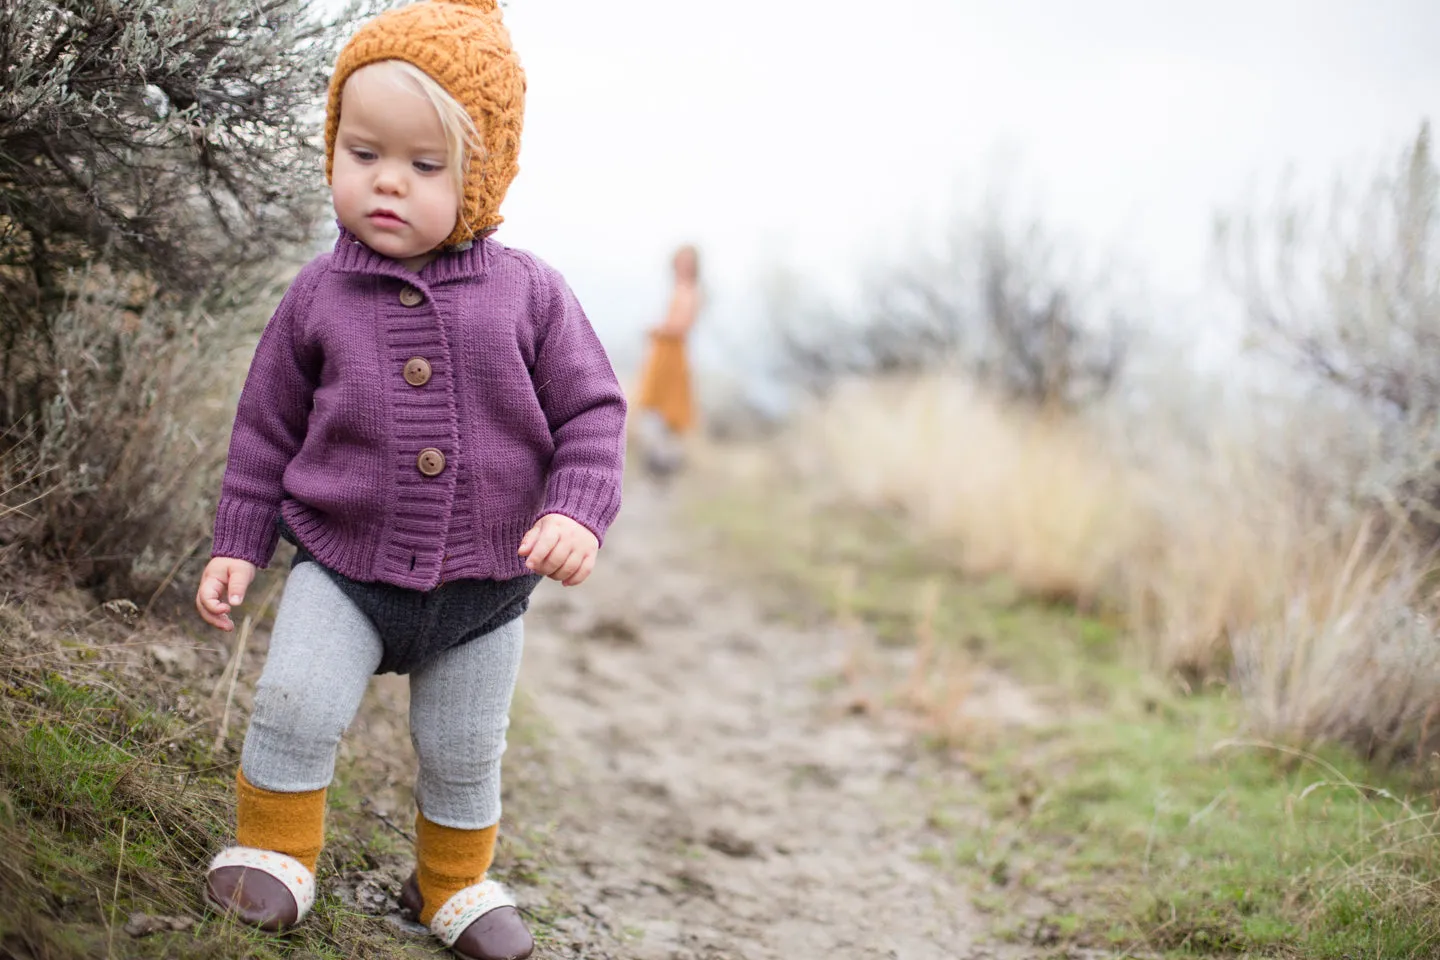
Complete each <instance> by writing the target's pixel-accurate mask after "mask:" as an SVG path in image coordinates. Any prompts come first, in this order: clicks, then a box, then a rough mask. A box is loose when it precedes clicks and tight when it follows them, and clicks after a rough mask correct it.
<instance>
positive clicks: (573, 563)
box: [550, 550, 585, 583]
mask: <svg viewBox="0 0 1440 960" xmlns="http://www.w3.org/2000/svg"><path fill="white" fill-rule="evenodd" d="M556 552H557V553H558V552H559V551H556ZM584 562H585V551H584V550H571V551H570V554H569V556H567V557H565V561H564V562H563V563H560V564H558V565H556V567H555V572H554V573H552V574H550V577H551V579H554V580H559V581H560V582H561V583H564V582H565V581H566V580H569V579H570V578H571V577H573V576H575V574H576V573H578V572H579V570H580V565H581V564H582V563H584Z"/></svg>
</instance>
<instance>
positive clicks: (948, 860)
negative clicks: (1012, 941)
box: [692, 488, 1440, 960]
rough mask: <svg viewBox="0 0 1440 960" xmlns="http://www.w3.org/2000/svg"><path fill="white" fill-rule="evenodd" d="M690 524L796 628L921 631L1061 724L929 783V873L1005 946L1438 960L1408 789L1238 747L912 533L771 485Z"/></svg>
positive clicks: (1156, 683)
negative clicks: (996, 674) (963, 785)
mask: <svg viewBox="0 0 1440 960" xmlns="http://www.w3.org/2000/svg"><path fill="white" fill-rule="evenodd" d="M692 509H693V513H694V515H695V517H696V518H697V519H698V520H699V521H700V522H702V523H703V524H705V525H707V526H708V527H710V528H711V529H713V530H716V531H718V532H720V533H721V534H722V536H723V542H724V543H726V544H727V545H728V549H727V550H726V553H728V554H729V555H731V556H733V557H735V558H737V559H738V560H741V561H743V563H742V565H743V567H744V568H745V569H747V570H750V571H751V572H752V573H754V574H756V575H757V584H759V585H760V586H761V588H762V589H763V588H765V586H766V585H767V584H768V586H769V589H771V590H772V591H773V594H772V595H773V597H774V599H775V602H776V603H777V604H785V605H788V606H789V608H790V609H791V610H792V612H794V613H795V614H796V615H800V616H805V617H811V618H814V617H820V618H825V617H834V616H841V617H850V618H855V619H858V620H860V621H861V622H863V623H865V624H866V625H867V626H868V627H869V628H870V629H871V630H872V631H873V632H874V633H875V635H876V636H877V637H879V638H880V639H881V640H882V642H885V643H888V644H897V645H898V644H911V643H914V642H915V638H916V636H917V627H918V626H919V621H920V619H921V618H922V617H928V618H929V622H930V623H931V625H932V627H933V632H934V635H935V636H936V641H937V643H938V644H939V645H941V646H942V647H944V646H948V647H949V648H951V649H953V650H957V651H964V653H965V654H966V655H967V657H969V658H977V659H979V660H980V661H982V662H984V663H985V664H987V665H989V666H993V667H997V668H1000V669H1003V670H1005V671H1006V672H1008V673H1009V674H1010V675H1012V676H1014V677H1016V678H1017V679H1019V680H1021V681H1023V682H1024V683H1025V684H1026V686H1027V687H1028V688H1030V689H1031V690H1033V691H1034V694H1035V696H1036V698H1037V700H1038V701H1039V702H1042V703H1044V704H1046V705H1047V706H1048V707H1049V708H1050V710H1051V711H1052V713H1053V717H1052V719H1051V720H1050V721H1049V722H1047V723H1044V724H1042V725H1041V726H1040V727H1038V728H1034V729H1019V730H1011V731H1008V732H1006V733H1004V734H1003V735H1001V736H1000V737H999V738H998V740H995V739H989V740H986V741H985V743H984V744H983V745H980V746H979V747H978V748H977V747H976V746H975V745H971V746H972V748H971V749H969V750H968V751H965V753H964V757H965V761H964V762H966V763H967V764H968V765H969V767H970V769H971V770H972V772H973V773H974V775H975V776H974V786H973V787H972V788H967V789H960V790H958V792H957V790H956V788H953V787H951V788H941V787H939V786H936V785H934V784H929V785H925V786H926V787H927V788H928V789H929V790H930V791H931V794H932V797H933V811H932V815H931V825H932V827H933V828H934V829H935V831H936V833H937V836H939V837H941V838H942V839H939V840H937V842H936V845H935V847H934V848H933V849H932V850H930V851H927V853H926V855H925V856H924V857H923V858H922V859H924V860H926V861H928V862H931V863H934V864H938V865H941V866H945V867H949V868H951V869H956V870H961V871H964V872H965V874H966V875H967V876H969V877H970V878H971V880H972V883H973V889H974V891H975V898H976V902H977V904H978V905H980V906H981V907H982V908H986V909H988V910H989V911H991V912H993V913H994V915H995V918H996V923H997V929H998V930H1000V931H1001V932H1002V933H1003V932H1005V931H1006V930H1007V929H1008V930H1009V932H1010V934H1011V935H1012V936H1015V937H1016V938H1021V939H1025V938H1034V937H1035V936H1036V934H1035V931H1036V930H1037V929H1039V928H1041V927H1043V928H1044V930H1045V931H1046V934H1045V936H1046V938H1047V939H1046V942H1047V944H1049V943H1059V944H1060V945H1062V946H1063V945H1064V944H1073V945H1081V946H1088V947H1092V948H1100V949H1108V950H1113V951H1115V952H1116V953H1117V955H1126V954H1127V953H1129V952H1132V951H1133V952H1136V953H1139V954H1144V955H1160V956H1175V957H1186V956H1190V957H1194V956H1203V957H1220V956H1237V957H1242V956H1251V957H1265V956H1277V957H1316V958H1334V960H1342V958H1355V960H1358V958H1361V957H1384V958H1391V957H1429V956H1437V955H1440V903H1437V896H1436V893H1437V888H1436V886H1435V881H1434V880H1433V878H1434V877H1436V876H1437V873H1440V862H1437V860H1440V858H1437V856H1436V850H1437V844H1436V839H1435V838H1436V820H1435V812H1434V806H1433V804H1432V803H1431V802H1430V800H1429V798H1428V797H1427V796H1426V795H1425V793H1424V791H1422V790H1421V789H1420V788H1419V786H1418V785H1417V784H1416V783H1413V782H1411V780H1410V779H1409V778H1407V776H1406V775H1405V774H1404V772H1402V771H1386V770H1381V769H1373V768H1368V767H1367V766H1366V765H1365V764H1363V763H1362V762H1361V761H1360V760H1359V759H1358V758H1356V757H1355V756H1354V755H1353V754H1351V753H1349V752H1346V751H1343V750H1340V749H1334V750H1329V749H1325V750H1320V751H1317V752H1314V753H1309V752H1304V751H1298V750H1293V749H1290V748H1287V747H1284V746H1283V745H1272V744H1261V743H1253V742H1249V741H1246V740H1245V739H1244V738H1243V736H1242V734H1241V733H1240V730H1241V727H1240V723H1241V710H1240V709H1239V707H1240V705H1239V704H1238V703H1236V701H1235V700H1234V698H1233V696H1232V695H1231V693H1230V691H1228V690H1227V689H1225V688H1223V687H1211V688H1208V689H1205V690H1203V691H1201V692H1199V693H1198V694H1194V695H1187V694H1184V693H1182V692H1181V691H1180V690H1179V689H1178V686H1176V685H1171V684H1168V683H1166V682H1164V681H1163V680H1162V679H1161V678H1157V677H1155V676H1153V675H1149V674H1147V673H1146V672H1145V671H1144V670H1143V669H1142V668H1141V666H1140V664H1141V658H1140V657H1139V656H1138V655H1134V654H1135V651H1133V650H1132V647H1131V644H1130V643H1129V640H1128V638H1127V637H1126V635H1125V634H1124V631H1123V629H1121V627H1120V625H1119V624H1117V623H1116V622H1114V621H1113V620H1111V619H1108V618H1105V617H1097V616H1093V615H1087V614H1082V613H1080V612H1078V611H1076V610H1074V609H1072V608H1069V607H1066V606H1064V605H1061V604H1056V603H1050V602H1041V601H1038V600H1035V599H1031V598H1026V597H1024V596H1022V595H1020V594H1019V593H1018V592H1017V591H1016V590H1015V589H1014V588H1013V586H1011V585H1009V584H1007V583H1006V582H1005V581H1004V580H1003V579H1000V578H995V579H991V580H988V581H985V582H975V581H971V580H967V579H965V578H964V577H962V576H960V575H959V574H958V573H957V572H956V570H955V568H954V565H953V564H951V563H948V562H947V560H946V556H947V547H946V546H945V545H936V544H933V543H932V544H926V543H924V542H923V540H922V539H920V538H919V537H918V536H917V534H916V531H914V530H913V529H912V528H911V527H910V526H909V525H908V523H907V521H906V519H905V518H904V517H903V516H900V515H896V514H891V515H880V514H875V513H861V512H857V511H846V510H844V509H843V508H831V509H828V510H819V511H817V510H815V509H814V508H813V507H810V506H807V505H804V504H802V503H799V502H798V501H796V500H791V501H788V502H787V501H786V500H785V499H784V497H783V495H777V494H776V493H775V491H774V490H773V489H771V490H767V491H765V492H764V496H763V497H762V496H760V495H759V493H758V492H757V491H750V490H743V489H733V488H732V489H731V490H729V491H727V492H726V493H725V494H724V495H720V496H715V497H712V498H711V499H708V500H703V501H697V502H696V503H694V504H692ZM948 549H953V547H950V548H948ZM927 585H928V586H927ZM927 589H928V590H930V591H931V592H932V593H933V595H934V596H935V597H937V598H938V602H936V603H935V605H934V607H933V610H931V611H930V612H928V613H925V612H923V611H925V610H926V607H925V604H924V600H923V597H924V592H925V591H926V590H927ZM797 597H798V598H800V602H797ZM937 662H943V661H937ZM950 755H953V751H952V752H950V753H947V754H946V756H950ZM1037 912H1038V914H1039V915H1040V916H1042V917H1043V920H1041V921H1038V922H1037V921H1034V920H1033V918H1034V917H1035V916H1036V914H1037ZM1016 916H1025V917H1027V918H1031V919H1027V920H1025V921H1023V922H1022V921H1012V920H1010V919H1009V918H1012V917H1016Z"/></svg>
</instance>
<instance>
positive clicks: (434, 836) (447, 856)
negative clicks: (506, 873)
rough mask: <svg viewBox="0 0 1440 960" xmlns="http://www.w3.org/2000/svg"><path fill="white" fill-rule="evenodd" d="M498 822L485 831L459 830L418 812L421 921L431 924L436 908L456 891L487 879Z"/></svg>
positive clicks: (416, 879) (417, 836)
mask: <svg viewBox="0 0 1440 960" xmlns="http://www.w3.org/2000/svg"><path fill="white" fill-rule="evenodd" d="M499 831H500V826H499V824H496V825H495V826H492V827H486V828H485V829H483V830H456V829H455V828H454V827H442V826H440V825H439V824H438V823H431V822H430V821H429V820H426V819H425V815H424V814H420V813H417V814H416V815H415V881H416V883H417V884H418V885H419V887H420V902H421V903H422V904H423V906H422V907H421V909H420V922H421V923H423V924H425V925H427V926H428V925H429V924H430V921H431V920H433V919H434V918H435V911H437V910H439V909H440V908H441V907H443V906H444V905H445V901H446V900H449V899H450V898H451V897H453V896H455V894H457V893H459V892H460V891H461V890H464V889H465V888H466V887H468V886H472V885H473V884H477V883H479V882H480V881H481V880H484V879H485V874H486V872H487V871H488V870H489V869H490V864H491V862H492V861H494V859H495V836H496V834H497V833H499Z"/></svg>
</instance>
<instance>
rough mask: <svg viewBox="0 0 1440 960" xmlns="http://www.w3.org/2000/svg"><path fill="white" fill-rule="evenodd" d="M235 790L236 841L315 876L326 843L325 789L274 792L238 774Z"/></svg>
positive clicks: (240, 773) (237, 772) (236, 775)
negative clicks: (296, 863) (282, 858)
mask: <svg viewBox="0 0 1440 960" xmlns="http://www.w3.org/2000/svg"><path fill="white" fill-rule="evenodd" d="M235 788H236V800H237V802H236V805H235V819H236V821H237V822H236V830H235V840H236V842H237V843H239V844H240V845H241V846H242V847H255V848H256V849H259V850H274V851H275V852H277V853H283V854H286V855H287V856H291V857H294V858H295V859H296V860H299V861H300V862H301V863H303V864H305V867H306V869H308V870H309V871H310V872H311V873H314V872H315V861H316V860H318V859H319V858H320V848H321V847H322V846H323V845H324V843H325V788H324V787H321V788H320V789H319V790H306V791H303V792H301V793H275V792H273V791H271V790H262V789H260V788H259V787H257V786H255V785H254V784H252V783H251V782H250V781H248V780H246V779H245V774H244V773H243V772H240V771H236V774H235Z"/></svg>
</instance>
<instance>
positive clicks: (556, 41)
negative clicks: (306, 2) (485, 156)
mask: <svg viewBox="0 0 1440 960" xmlns="http://www.w3.org/2000/svg"><path fill="white" fill-rule="evenodd" d="M505 16H506V22H507V23H508V24H509V26H510V29H511V33H512V36H513V38H514V41H515V45H516V48H517V49H518V51H519V53H520V56H521V59H522V61H523V63H524V64H525V67H526V70H527V74H528V78H529V94H528V108H527V115H526V125H525V134H524V140H523V143H522V148H521V158H520V161H521V173H520V176H519V177H518V178H517V180H516V182H515V184H514V186H513V187H512V188H511V190H510V194H509V198H508V200H507V202H506V204H505V207H504V208H503V212H504V213H505V216H506V223H505V225H504V226H503V227H502V228H501V231H500V234H499V235H498V237H499V239H501V240H503V241H505V242H507V243H509V244H511V245H514V246H521V247H525V248H528V249H531V250H534V251H535V252H536V253H538V254H539V255H541V256H542V257H544V258H545V259H547V260H549V261H550V262H552V263H554V264H555V265H556V266H557V267H558V268H560V269H561V271H562V272H564V274H565V275H566V276H567V278H568V279H569V280H570V282H571V284H572V286H574V287H575V289H576V291H577V292H578V294H579V295H580V297H581V300H582V302H583V303H584V304H585V306H586V308H587V311H588V312H589V313H590V315H591V317H592V319H593V321H594V322H595V324H596V326H597V328H598V329H599V330H600V331H601V333H602V336H603V337H604V338H605V340H606V342H607V343H608V344H610V346H611V348H612V351H613V352H614V353H615V355H616V360H617V363H620V364H621V365H622V366H623V365H625V364H627V363H629V362H630V358H631V357H632V356H633V351H634V349H635V348H636V345H637V344H638V343H639V337H640V331H641V330H642V329H643V328H644V326H645V325H646V324H648V323H651V322H653V321H654V319H655V317H656V315H657V313H658V311H659V310H660V309H661V306H662V302H663V299H664V296H665V292H666V291H665V284H666V266H667V260H668V255H669V251H670V249H671V248H672V247H673V246H674V245H675V244H676V243H678V242H681V241H687V240H689V241H694V242H696V243H698V244H699V245H700V247H701V249H702V254H703V257H704V268H705V271H706V279H707V285H708V287H709V289H710V294H711V305H710V308H709V312H708V313H707V314H706V316H705V318H704V320H705V323H706V324H707V325H708V326H709V327H710V328H711V330H710V334H711V335H710V336H709V337H708V339H707V340H706V341H704V343H702V352H704V353H705V355H706V357H707V358H708V360H709V361H710V362H715V361H716V360H717V358H718V357H719V356H720V354H721V353H722V352H723V351H724V350H725V349H729V348H732V347H733V346H734V345H735V344H736V343H743V342H745V341H748V340H750V339H752V333H751V331H752V330H753V324H754V316H755V314H756V303H755V285H756V282H757V280H758V278H759V276H760V275H761V274H762V272H763V271H764V270H765V269H766V267H767V265H771V264H774V263H777V262H783V263H784V264H786V265H787V266H789V267H791V268H793V269H796V270H799V271H801V272H802V273H803V274H804V275H806V276H807V277H811V278H813V279H814V282H816V283H817V284H821V285H832V286H833V285H843V283H844V281H845V278H846V277H847V276H849V275H850V274H852V273H853V272H854V271H855V270H856V268H857V267H863V265H864V264H865V263H866V262H867V261H871V260H873V259H875V258H877V257H884V256H891V255H893V254H894V253H895V252H896V251H899V250H903V249H904V247H905V244H906V243H907V242H909V239H910V238H912V237H914V236H916V235H917V234H918V233H919V232H920V230H921V225H922V224H923V223H925V222H926V221H927V220H933V219H934V218H935V217H936V216H937V215H939V214H940V213H942V212H945V211H951V210H960V211H961V212H963V211H964V210H966V209H970V208H973V205H974V203H975V201H976V198H977V197H978V196H979V195H981V194H982V193H983V192H984V191H985V189H986V188H987V186H988V185H990V184H993V183H995V182H997V181H999V180H1004V181H1008V183H1009V192H1010V193H1011V194H1012V195H1014V196H1015V197H1016V198H1017V199H1018V200H1020V201H1021V202H1022V204H1023V206H1024V207H1025V208H1026V209H1027V210H1030V211H1036V212H1039V213H1040V214H1041V215H1042V216H1043V218H1044V219H1045V220H1046V222H1047V223H1050V224H1051V225H1052V226H1053V228H1054V229H1055V230H1056V231H1057V232H1060V233H1062V234H1065V235H1067V236H1070V237H1072V238H1073V239H1074V241H1075V242H1076V243H1077V244H1078V245H1080V246H1082V247H1083V248H1084V249H1085V250H1086V252H1087V253H1093V254H1094V255H1095V257H1096V258H1097V259H1101V258H1103V259H1106V260H1111V261H1114V262H1116V263H1118V264H1121V269H1122V270H1124V271H1126V272H1127V273H1133V274H1134V275H1135V278H1136V279H1137V282H1138V278H1141V277H1143V278H1144V282H1145V284H1147V285H1148V286H1149V287H1151V288H1153V289H1154V291H1156V296H1157V297H1159V298H1160V299H1162V300H1164V299H1167V298H1173V299H1179V300H1189V299H1192V298H1193V294H1194V292H1195V291H1196V290H1198V289H1201V288H1202V287H1203V286H1204V285H1205V284H1206V283H1207V281H1206V279H1205V274H1204V270H1205V265H1206V259H1207V254H1208V252H1209V237H1210V226H1211V222H1212V218H1213V216H1214V214H1215V212H1216V210H1217V209H1218V208H1220V207H1223V206H1233V205H1235V204H1236V203H1238V202H1240V201H1243V200H1244V199H1245V198H1246V197H1247V196H1249V195H1250V194H1251V193H1252V191H1254V190H1258V191H1259V195H1260V196H1265V195H1267V193H1270V192H1273V191H1267V189H1266V188H1267V187H1268V186H1269V185H1273V183H1274V182H1275V181H1276V179H1277V178H1278V177H1279V175H1280V174H1281V172H1282V171H1283V170H1284V169H1285V168H1286V167H1287V165H1288V166H1293V167H1295V168H1296V169H1297V170H1298V172H1299V173H1300V174H1301V176H1302V177H1305V178H1308V179H1309V180H1310V181H1312V182H1317V183H1318V182H1323V181H1325V180H1327V179H1328V178H1330V177H1332V176H1334V175H1335V174H1337V173H1341V172H1344V171H1367V170H1370V169H1373V167H1374V165H1375V164H1376V163H1378V162H1380V161H1382V160H1385V159H1388V158H1390V157H1392V156H1393V155H1395V154H1396V153H1397V152H1398V151H1399V149H1400V148H1401V147H1402V146H1403V144H1404V143H1405V141H1406V140H1407V139H1409V138H1411V137H1413V135H1414V134H1415V132H1416V130H1417V129H1418V127H1419V124H1420V122H1421V120H1422V119H1424V118H1426V117H1433V116H1435V115H1436V114H1437V112H1440V110H1437V108H1440V58H1436V57H1435V56H1434V51H1435V49H1436V48H1437V46H1440V3H1436V2H1434V0H1428V2H1427V0H1372V2H1360V0H1206V2H1204V3H1200V2H1155V0H887V2H885V3H876V2H868V3H861V2H857V0H824V2H822V0H763V2H761V0H739V2H731V3H725V4H715V3H689V2H680V0H627V2H623V3H597V2H594V0H510V2H509V3H508V6H507V8H506V14H505ZM1125 279H1130V278H1128V277H1127V278H1125ZM1126 285H1129V284H1126Z"/></svg>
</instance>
